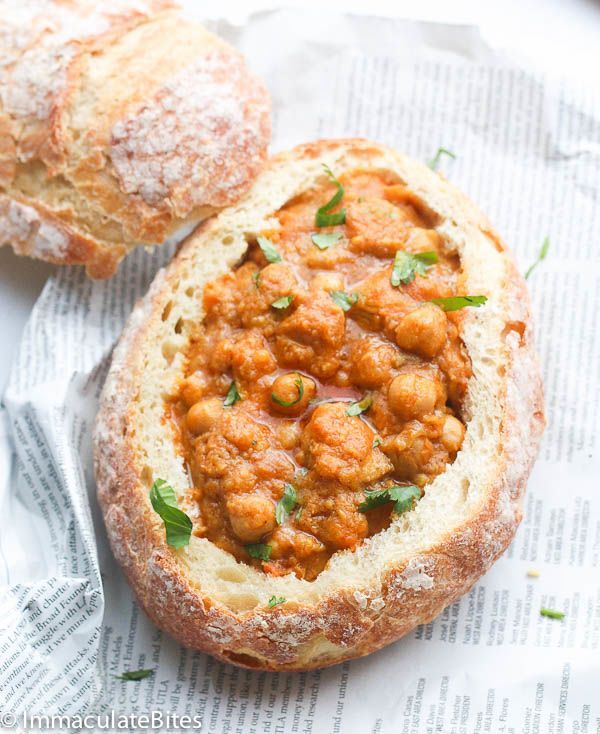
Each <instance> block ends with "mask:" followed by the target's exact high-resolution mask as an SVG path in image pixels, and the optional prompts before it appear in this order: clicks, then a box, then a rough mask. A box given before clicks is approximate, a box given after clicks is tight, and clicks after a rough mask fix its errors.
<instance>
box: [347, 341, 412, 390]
mask: <svg viewBox="0 0 600 734" xmlns="http://www.w3.org/2000/svg"><path fill="white" fill-rule="evenodd" d="M351 359H352V361H351V375H352V378H353V379H354V381H355V382H356V383H357V384H359V385H362V386H364V387H369V388H372V389H375V388H378V387H381V385H383V384H385V383H386V382H387V381H388V379H389V377H390V372H392V370H393V369H394V368H395V367H399V366H400V365H401V364H402V362H403V361H404V356H403V355H402V353H401V352H400V351H399V350H398V349H396V348H395V347H393V346H392V345H391V344H384V343H380V342H378V341H377V340H375V339H372V338H371V339H370V338H367V339H361V340H360V341H358V342H356V343H355V344H354V345H353V349H352V352H351Z"/></svg>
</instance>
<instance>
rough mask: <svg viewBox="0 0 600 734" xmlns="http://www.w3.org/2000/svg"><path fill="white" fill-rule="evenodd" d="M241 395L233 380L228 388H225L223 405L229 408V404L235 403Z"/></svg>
mask: <svg viewBox="0 0 600 734" xmlns="http://www.w3.org/2000/svg"><path fill="white" fill-rule="evenodd" d="M241 399H242V396H241V395H240V393H239V392H238V389H237V385H236V384H235V380H234V381H233V382H232V383H231V385H230V386H229V390H227V395H225V400H224V401H223V405H224V406H225V407H226V408H229V407H230V406H231V405H235V404H236V403H237V401H238V400H241Z"/></svg>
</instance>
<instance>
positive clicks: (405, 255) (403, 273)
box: [390, 250, 438, 286]
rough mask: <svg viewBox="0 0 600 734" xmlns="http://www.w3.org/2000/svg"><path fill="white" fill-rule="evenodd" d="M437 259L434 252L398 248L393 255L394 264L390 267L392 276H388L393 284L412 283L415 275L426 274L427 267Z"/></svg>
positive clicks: (424, 275)
mask: <svg viewBox="0 0 600 734" xmlns="http://www.w3.org/2000/svg"><path fill="white" fill-rule="evenodd" d="M437 261H438V257H437V253H435V252H417V253H414V254H413V253H411V252H406V251H405V250H398V251H397V252H396V256H395V257H394V265H393V267H392V277H391V278H390V280H391V283H392V285H393V286H398V285H400V284H402V285H408V284H409V283H412V282H413V280H414V279H415V276H417V275H422V276H423V277H426V276H427V269H428V268H430V267H431V266H432V265H434V264H435V263H436V262H437Z"/></svg>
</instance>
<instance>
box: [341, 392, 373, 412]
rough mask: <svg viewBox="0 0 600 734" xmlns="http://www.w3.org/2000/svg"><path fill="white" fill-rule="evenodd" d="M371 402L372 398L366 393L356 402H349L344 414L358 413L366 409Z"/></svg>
mask: <svg viewBox="0 0 600 734" xmlns="http://www.w3.org/2000/svg"><path fill="white" fill-rule="evenodd" d="M372 402H373V398H372V397H371V396H370V395H367V396H366V397H364V398H363V399H362V400H359V401H358V402H357V403H350V407H349V408H347V410H346V415H360V414H361V413H364V412H365V411H366V410H369V408H370V407H371V403H372Z"/></svg>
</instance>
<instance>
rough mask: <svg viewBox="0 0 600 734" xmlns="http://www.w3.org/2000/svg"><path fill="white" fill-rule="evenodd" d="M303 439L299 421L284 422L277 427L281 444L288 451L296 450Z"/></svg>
mask: <svg viewBox="0 0 600 734" xmlns="http://www.w3.org/2000/svg"><path fill="white" fill-rule="evenodd" d="M301 437H302V426H301V425H300V423H299V422H298V421H282V422H281V423H280V424H279V426H278V427H277V438H278V439H279V443H280V444H281V445H282V447H283V448H284V449H286V450H287V451H289V450H291V449H293V448H296V446H298V444H299V443H300V438H301Z"/></svg>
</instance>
